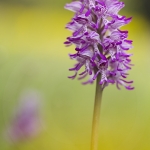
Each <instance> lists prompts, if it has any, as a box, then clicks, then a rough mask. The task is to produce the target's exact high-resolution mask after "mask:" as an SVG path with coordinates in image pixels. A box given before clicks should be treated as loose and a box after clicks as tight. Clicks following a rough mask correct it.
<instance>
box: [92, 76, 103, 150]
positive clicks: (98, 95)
mask: <svg viewBox="0 0 150 150" xmlns="http://www.w3.org/2000/svg"><path fill="white" fill-rule="evenodd" d="M100 80H101V76H100V75H99V76H98V77H97V82H96V93H95V104H94V112H93V124H92V139H91V150H98V127H99V117H100V108H101V101H102V92H103V90H102V87H101V85H100V84H99V82H100Z"/></svg>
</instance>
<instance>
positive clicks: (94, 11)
mask: <svg viewBox="0 0 150 150" xmlns="http://www.w3.org/2000/svg"><path fill="white" fill-rule="evenodd" d="M124 6H125V5H124V3H123V2H120V1H118V0H80V1H73V2H71V3H70V4H66V6H65V8H66V9H68V10H71V11H73V12H75V15H74V17H73V18H72V21H71V22H69V23H68V24H67V25H66V28H67V29H69V30H71V31H72V32H73V33H72V36H70V37H68V38H67V41H66V42H65V44H66V46H70V45H72V44H74V45H75V46H76V48H75V50H76V53H75V54H70V58H71V59H76V60H77V64H76V65H75V66H74V67H73V68H71V69H69V70H70V71H75V75H73V76H71V77H69V78H72V79H74V78H75V77H76V76H77V74H78V72H79V70H80V68H81V67H83V66H84V67H85V71H84V72H81V73H79V79H83V78H84V77H86V76H87V75H89V76H90V79H89V80H88V81H87V82H84V83H85V84H86V83H93V81H94V80H95V79H96V78H97V76H98V75H101V81H100V84H101V85H102V87H103V88H104V87H105V86H107V85H108V84H110V83H111V84H114V83H116V85H117V88H118V89H120V86H119V85H123V86H124V87H125V88H126V89H129V90H131V89H133V87H132V86H131V84H132V82H133V81H126V80H125V78H127V75H128V73H127V72H128V70H130V69H131V66H132V65H131V64H130V62H131V60H130V56H131V54H127V50H129V49H131V48H132V41H131V40H128V39H127V37H128V31H121V30H120V27H122V26H124V25H126V24H128V23H129V22H130V21H131V18H126V17H125V16H121V15H119V14H118V12H119V11H120V10H121V9H122V8H123V7H124Z"/></svg>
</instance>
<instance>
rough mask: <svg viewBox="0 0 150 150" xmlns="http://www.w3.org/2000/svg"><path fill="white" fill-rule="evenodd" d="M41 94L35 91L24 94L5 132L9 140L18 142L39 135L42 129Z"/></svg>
mask: <svg viewBox="0 0 150 150" xmlns="http://www.w3.org/2000/svg"><path fill="white" fill-rule="evenodd" d="M40 110H41V103H40V95H39V93H37V92H35V91H31V92H29V93H25V94H23V96H22V97H21V100H20V103H19V106H18V107H17V109H16V110H15V114H14V116H13V118H12V120H11V122H10V125H9V126H8V128H7V131H6V133H5V135H6V138H7V140H9V141H10V142H14V143H17V142H19V141H22V140H27V139H28V138H31V137H34V136H36V135H38V134H39V133H40V132H41V130H42V117H41V114H40Z"/></svg>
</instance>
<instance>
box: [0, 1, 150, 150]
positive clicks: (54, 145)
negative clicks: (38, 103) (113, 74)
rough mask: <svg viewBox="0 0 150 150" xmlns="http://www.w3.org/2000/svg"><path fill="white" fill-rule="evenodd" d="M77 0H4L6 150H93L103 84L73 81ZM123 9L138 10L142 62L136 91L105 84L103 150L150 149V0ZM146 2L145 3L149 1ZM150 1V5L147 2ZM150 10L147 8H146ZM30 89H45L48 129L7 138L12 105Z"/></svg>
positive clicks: (0, 47) (0, 142) (0, 138)
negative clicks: (18, 139) (70, 7)
mask: <svg viewBox="0 0 150 150" xmlns="http://www.w3.org/2000/svg"><path fill="white" fill-rule="evenodd" d="M67 2H70V1H69V0H68V1H67V0H60V1H54V0H0V132H1V133H2V134H1V135H0V150H11V149H12V150H41V149H43V150H89V149H90V136H91V123H92V113H93V105H94V93H95V92H94V90H95V85H87V86H82V85H81V84H80V82H79V81H77V80H75V81H72V80H69V79H67V76H68V75H70V72H69V71H68V68H69V67H72V65H73V63H74V62H72V61H71V60H70V59H69V58H68V53H70V52H73V47H69V48H65V46H64V45H63V42H64V41H65V38H66V37H67V36H68V35H70V32H69V31H66V30H65V29H64V27H65V24H66V23H67V22H69V21H70V19H71V17H72V15H73V14H72V13H71V12H69V11H66V10H64V9H63V7H64V5H65V3H67ZM125 2H126V4H127V7H125V8H124V9H123V11H122V12H121V13H122V14H125V15H127V16H128V17H130V16H133V21H132V23H131V24H130V25H127V26H125V27H124V28H123V29H128V30H129V31H130V32H129V39H133V41H134V48H133V49H132V50H131V51H130V53H134V56H133V57H132V60H133V63H134V64H135V66H134V67H133V69H132V71H131V72H130V79H133V80H134V86H135V90H134V91H126V90H124V89H122V90H121V91H119V90H117V89H116V87H115V86H109V87H108V88H106V89H105V91H104V95H103V102H102V110H101V118H100V130H99V135H100V137H99V149H100V150H149V149H150V142H149V141H150V81H149V77H150V59H149V58H150V43H149V40H150V28H149V25H150V24H149V21H148V19H149V14H150V13H149V9H146V8H148V7H149V1H146V0H145V1H137V0H132V1H128V0H126V1H125ZM142 2H143V3H142ZM142 6H147V7H143V8H144V9H142ZM143 10H144V11H143ZM26 89H35V90H38V91H39V92H40V93H42V95H43V97H44V98H43V104H44V107H43V116H44V122H45V126H46V127H45V128H46V129H45V130H44V131H43V132H42V133H41V134H40V135H38V136H37V137H36V138H33V139H31V140H28V141H24V142H22V143H18V144H17V145H15V146H14V145H12V144H9V143H8V142H7V141H6V140H5V138H4V132H5V128H6V127H7V125H8V124H9V120H10V119H11V114H12V111H13V110H14V108H15V106H16V105H17V103H18V100H19V97H20V94H21V93H22V92H23V91H24V90H26Z"/></svg>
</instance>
